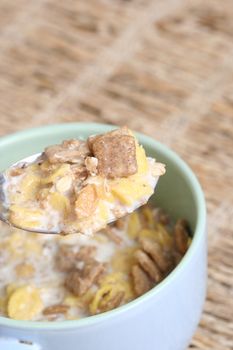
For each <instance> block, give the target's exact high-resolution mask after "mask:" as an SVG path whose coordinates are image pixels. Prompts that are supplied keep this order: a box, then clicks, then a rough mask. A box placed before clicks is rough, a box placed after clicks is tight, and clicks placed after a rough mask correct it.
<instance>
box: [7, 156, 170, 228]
mask: <svg viewBox="0 0 233 350" xmlns="http://www.w3.org/2000/svg"><path fill="white" fill-rule="evenodd" d="M41 155H42V153H37V154H34V155H32V156H30V157H26V158H24V159H22V160H20V161H18V162H16V163H14V164H13V165H11V166H10V168H9V169H11V168H14V167H16V166H19V165H20V166H21V167H23V166H24V165H28V164H31V163H34V162H35V161H36V160H37V159H38V160H39V158H40V157H41ZM157 167H158V176H157V180H158V178H159V176H160V175H162V173H163V171H162V172H161V169H160V163H158V165H157ZM5 182H6V177H5V175H4V173H0V220H1V221H3V222H5V223H6V224H8V225H9V226H12V227H15V228H18V229H21V230H24V231H28V232H35V233H45V234H62V232H60V231H46V230H42V229H28V228H24V227H19V226H16V225H13V224H12V223H11V222H10V221H9V220H8V209H7V207H6V206H5V205H4V202H5V195H4V189H3V187H4V184H5ZM156 184H157V181H156V183H155V186H154V189H155V187H156ZM143 204H145V203H140V204H138V205H137V206H136V207H135V208H134V210H136V209H138V208H139V207H140V206H141V205H143ZM126 214H128V213H127V212H126V213H125V215H126ZM115 220H117V218H115V219H112V220H110V221H109V222H107V224H110V223H111V222H113V221H115Z"/></svg>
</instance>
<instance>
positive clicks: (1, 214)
mask: <svg viewBox="0 0 233 350" xmlns="http://www.w3.org/2000/svg"><path fill="white" fill-rule="evenodd" d="M41 155H42V153H37V154H33V155H32V156H30V157H26V158H24V159H22V160H20V161H18V162H16V163H14V164H13V165H11V166H10V168H9V169H11V168H14V167H16V166H19V165H21V167H23V166H24V165H28V164H31V163H33V162H35V161H36V160H37V159H38V158H39V157H40V156H41ZM5 182H6V177H5V175H4V173H0V220H1V221H3V222H5V223H6V224H8V225H9V226H12V227H15V228H18V229H21V230H24V231H29V232H36V233H53V234H54V233H60V232H55V231H45V230H41V229H30V230H29V229H27V228H24V227H19V226H16V225H13V224H12V223H11V222H10V221H9V220H8V209H7V208H6V207H5V205H4V202H5V195H4V190H3V186H4V184H5Z"/></svg>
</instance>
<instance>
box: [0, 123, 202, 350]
mask: <svg viewBox="0 0 233 350" xmlns="http://www.w3.org/2000/svg"><path fill="white" fill-rule="evenodd" d="M114 128H116V127H114V126H110V125H105V124H97V123H70V124H58V125H51V126H45V127H40V128H35V129H29V130H25V131H22V132H18V133H16V134H12V135H9V136H6V137H3V138H1V139H0V159H1V164H0V168H1V169H0V170H4V169H5V168H7V167H8V166H10V165H11V164H12V163H14V162H16V161H17V160H19V159H22V158H24V157H26V156H28V155H31V154H34V153H38V152H40V151H42V150H43V149H44V147H45V146H48V145H51V144H54V143H59V142H61V141H62V140H64V139H68V138H84V139H86V138H87V137H88V136H89V135H92V134H98V133H103V132H106V131H109V130H111V129H114ZM137 137H138V139H139V141H140V143H142V144H143V146H144V147H145V149H146V152H147V154H148V155H150V156H152V157H155V158H156V159H157V160H158V161H160V162H163V163H165V164H166V169H167V172H166V174H165V175H164V176H163V177H161V179H160V180H159V182H158V185H157V188H156V192H155V195H154V196H153V198H152V200H153V201H154V203H155V204H156V205H158V206H160V207H163V208H164V209H166V211H167V212H168V213H169V214H170V215H171V216H172V217H173V218H174V219H177V218H180V217H182V218H186V219H187V220H188V221H189V223H190V226H191V229H192V231H193V233H194V237H193V241H192V244H191V246H190V248H189V250H188V252H187V253H186V255H185V256H184V258H183V259H182V261H181V262H180V264H179V265H178V266H177V267H176V268H175V269H174V270H173V271H172V272H171V273H170V274H169V276H168V277H167V278H166V279H165V280H164V281H162V282H161V283H160V284H159V285H158V286H156V287H155V288H153V289H152V290H151V291H149V292H148V293H146V294H145V295H143V296H142V297H140V298H137V299H136V300H134V301H132V302H130V303H128V304H127V305H124V306H122V307H120V308H118V309H116V310H112V311H109V312H106V313H104V314H101V315H97V316H92V317H88V318H84V319H81V320H74V321H64V322H57V323H56V322H54V323H51V322H30V321H15V320H11V319H8V318H5V317H0V349H4V350H8V349H10V350H17V349H28V350H29V349H30V350H31V349H32V348H30V347H27V346H28V345H27V346H26V345H25V344H22V343H19V340H23V341H25V340H26V341H30V342H32V343H33V345H32V346H33V347H34V349H43V350H50V349H51V350H53V349H56V350H63V349H66V347H67V344H69V346H68V348H69V350H73V349H77V350H109V349H111V350H115V349H116V350H118V349H121V350H142V349H143V350H154V349H158V350H182V349H185V348H186V346H187V344H188V343H189V341H190V339H191V337H192V335H193V332H194V330H195V328H196V326H197V323H198V321H199V318H200V315H201V311H202V306H203V302H204V299H205V291H206V208H205V200H204V196H203V192H202V190H201V187H200V184H199V182H198V180H197V179H196V177H195V175H194V174H193V172H192V171H191V170H190V168H189V167H188V166H187V165H186V164H185V163H184V161H183V160H182V159H181V158H180V157H179V156H178V155H177V154H175V153H174V152H172V151H171V150H170V149H168V148H167V147H165V146H164V145H162V144H161V143H159V142H157V141H155V140H153V139H152V138H150V137H147V136H145V135H142V134H139V133H137ZM1 342H2V343H1ZM1 344H3V345H2V346H1ZM77 344H78V347H77Z"/></svg>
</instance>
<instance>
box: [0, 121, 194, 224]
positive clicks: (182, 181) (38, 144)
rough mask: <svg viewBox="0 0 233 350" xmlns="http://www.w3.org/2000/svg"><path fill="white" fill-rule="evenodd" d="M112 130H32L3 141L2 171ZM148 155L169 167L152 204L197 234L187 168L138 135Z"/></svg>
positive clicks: (101, 127)
mask: <svg viewBox="0 0 233 350" xmlns="http://www.w3.org/2000/svg"><path fill="white" fill-rule="evenodd" d="M112 128H114V127H112V126H109V125H103V124H92V123H76V124H60V125H53V126H47V127H42V128H36V129H30V130H26V131H23V132H20V133H16V134H13V135H10V136H8V137H6V138H2V139H1V140H0V155H1V169H0V170H1V171H2V170H4V169H6V168H7V167H8V166H10V165H11V164H12V163H14V162H16V161H18V160H20V159H22V158H24V157H26V156H28V155H31V154H34V153H37V152H41V151H42V150H43V148H44V147H45V146H48V145H51V144H55V143H59V142H61V141H62V140H64V139H68V138H84V139H86V138H87V137H88V136H89V135H93V134H97V133H103V132H106V131H108V130H111V129H112ZM137 136H138V138H139V141H140V142H141V143H142V144H143V145H144V147H145V149H146V152H147V154H148V155H150V156H152V157H155V158H156V159H157V160H158V161H160V162H163V163H165V164H166V169H167V171H166V174H165V175H164V176H162V177H161V179H160V180H159V182H158V185H157V188H156V192H155V195H154V196H153V197H152V201H153V202H154V203H155V204H156V205H158V206H161V207H163V208H165V209H166V211H167V212H168V213H169V214H170V215H171V216H172V217H173V218H174V219H176V218H180V217H183V218H186V219H187V220H188V221H189V223H190V225H191V228H192V231H195V226H196V222H197V212H198V210H197V202H196V200H195V186H194V185H193V184H192V183H191V182H190V179H189V176H188V174H187V169H188V168H186V166H185V164H184V163H183V162H182V161H181V159H180V158H179V157H178V156H177V155H175V154H174V153H173V152H171V151H170V150H169V149H167V148H166V147H165V146H163V145H161V144H160V143H158V142H156V141H154V140H153V139H151V138H149V137H146V136H144V135H141V134H137Z"/></svg>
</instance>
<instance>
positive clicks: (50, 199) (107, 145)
mask: <svg viewBox="0 0 233 350" xmlns="http://www.w3.org/2000/svg"><path fill="white" fill-rule="evenodd" d="M164 173H165V166H164V165H163V164H161V163H157V162H156V161H155V159H153V158H149V157H146V154H145V151H144V149H143V147H142V146H140V145H139V143H138V141H137V140H136V138H135V136H134V135H133V133H132V132H131V131H130V130H129V129H128V128H127V127H122V128H120V129H116V130H113V131H110V132H107V133H105V134H102V135H96V136H90V137H89V138H88V139H87V140H86V141H83V140H77V139H71V140H65V141H63V142H62V144H59V145H53V146H49V147H47V148H45V150H44V152H43V153H41V154H36V155H33V156H31V157H28V158H25V159H23V160H21V161H20V162H17V163H16V164H14V165H12V166H11V167H10V168H9V169H7V170H6V171H5V172H4V173H3V174H1V175H0V219H1V220H2V221H4V222H6V223H8V224H10V225H12V226H15V227H17V228H21V229H23V230H27V231H32V232H38V233H64V234H68V233H78V232H79V233H83V234H86V235H90V234H92V233H94V232H97V231H99V230H100V229H102V228H104V227H105V226H106V225H107V224H108V223H110V222H113V221H115V220H117V219H118V218H120V217H122V216H124V215H126V214H127V213H130V212H132V211H134V210H135V209H137V208H138V207H140V206H141V205H143V204H145V203H146V202H147V201H148V199H149V197H150V196H151V195H152V194H153V192H154V189H155V186H156V183H157V181H158V179H159V176H161V175H163V174H164Z"/></svg>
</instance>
